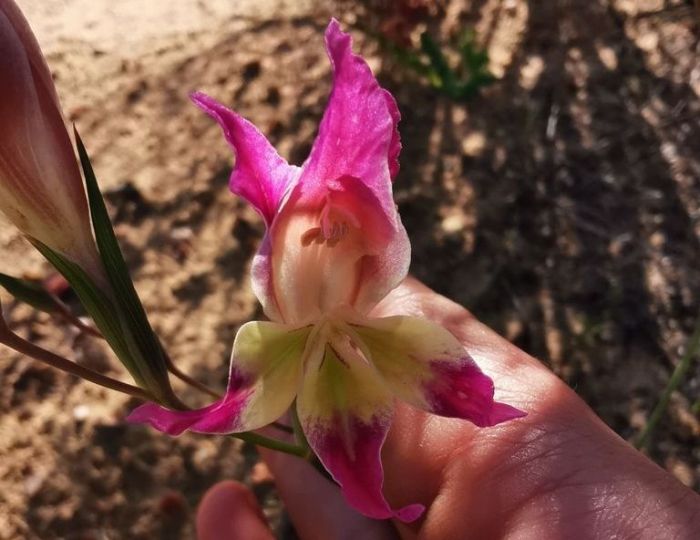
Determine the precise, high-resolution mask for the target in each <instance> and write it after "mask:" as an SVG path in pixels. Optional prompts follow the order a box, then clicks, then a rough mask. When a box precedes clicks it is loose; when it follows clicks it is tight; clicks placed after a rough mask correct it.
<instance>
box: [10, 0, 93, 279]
mask: <svg viewBox="0 0 700 540" xmlns="http://www.w3.org/2000/svg"><path fill="white" fill-rule="evenodd" d="M0 126H1V128H0V211H2V212H3V213H4V214H5V215H6V216H7V217H8V218H9V219H10V221H11V222H12V223H13V224H14V225H15V226H16V227H17V228H18V229H20V231H22V232H23V233H24V234H25V235H26V236H27V237H29V238H30V239H34V240H38V241H39V242H41V243H42V244H44V245H46V246H48V247H50V248H51V249H53V250H55V251H57V252H59V253H61V254H63V255H65V256H67V257H69V258H70V259H71V260H73V261H74V262H77V263H78V264H80V265H81V266H82V267H83V268H84V269H85V270H86V271H88V272H90V273H92V274H93V275H95V277H97V276H101V275H102V274H101V272H100V270H99V267H100V263H99V258H98V255H97V250H96V247H95V245H94V240H93V238H92V232H91V231H92V229H91V226H90V215H89V212H88V205H87V200H86V197H85V191H84V188H83V182H82V179H81V176H80V171H79V169H78V163H77V160H76V158H75V154H74V153H73V148H72V145H71V141H70V138H69V136H68V133H67V131H66V128H65V124H64V123H63V117H62V115H61V108H60V105H59V102H58V97H57V95H56V90H55V88H54V84H53V80H52V78H51V73H50V72H49V68H48V66H47V65H46V62H45V60H44V57H43V55H42V54H41V50H40V49H39V45H38V43H37V42H36V39H35V37H34V35H33V34H32V31H31V29H30V28H29V25H28V24H27V21H26V20H25V19H24V17H23V16H22V13H21V12H20V11H19V9H18V8H17V6H16V5H15V4H14V2H10V1H7V2H0Z"/></svg>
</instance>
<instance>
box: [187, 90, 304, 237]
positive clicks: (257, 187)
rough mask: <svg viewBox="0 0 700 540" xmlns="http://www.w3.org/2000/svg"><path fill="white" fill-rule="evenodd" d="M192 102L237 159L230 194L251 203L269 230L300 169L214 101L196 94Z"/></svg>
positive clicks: (243, 122)
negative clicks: (215, 124) (214, 125)
mask: <svg viewBox="0 0 700 540" xmlns="http://www.w3.org/2000/svg"><path fill="white" fill-rule="evenodd" d="M192 101H193V102H194V103H195V104H196V105H197V106H198V107H199V108H200V109H202V110H203V111H204V112H206V113H207V114H208V115H209V116H211V117H212V118H213V119H214V120H216V121H217V122H218V123H219V126H221V129H222V130H223V132H224V137H226V140H227V141H228V143H229V144H230V145H231V148H232V149H233V151H234V153H235V155H236V164H235V165H234V167H233V172H232V173H231V179H230V183H229V186H230V188H231V191H233V192H234V193H235V194H236V195H240V196H241V197H243V198H244V199H246V200H247V201H248V202H250V204H252V205H253V206H254V207H255V209H256V210H257V211H258V212H260V214H261V215H262V217H263V218H264V219H265V223H266V224H267V226H268V227H269V226H270V224H271V223H272V221H273V220H274V217H275V215H276V214H277V210H278V209H279V206H280V204H281V203H282V200H283V198H284V195H285V193H286V192H287V190H288V189H289V187H290V186H291V185H292V184H293V183H294V181H295V179H296V178H297V176H298V173H299V168H298V167H295V166H293V165H289V164H288V163H287V162H286V161H285V160H284V159H282V158H281V157H280V156H279V154H278V153H277V151H276V150H275V149H274V147H273V146H272V145H271V144H270V142H269V141H268V140H267V139H266V138H265V136H264V135H263V134H262V133H260V130H258V128H256V127H255V126H254V125H253V124H251V123H250V122H249V121H248V120H246V119H245V118H243V117H242V116H240V115H238V114H236V113H235V112H233V111H232V110H230V109H228V108H227V107H225V106H224V105H222V104H221V103H219V102H218V101H216V100H215V99H212V98H210V97H209V96H207V95H205V94H202V93H200V92H196V93H194V94H192Z"/></svg>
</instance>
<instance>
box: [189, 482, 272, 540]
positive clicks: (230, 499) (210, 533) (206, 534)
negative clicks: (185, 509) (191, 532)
mask: <svg viewBox="0 0 700 540" xmlns="http://www.w3.org/2000/svg"><path fill="white" fill-rule="evenodd" d="M197 538H198V539H199V540H271V539H272V538H273V536H272V532H271V531H270V529H269V527H268V526H267V523H266V521H265V516H264V515H263V513H262V510H261V509H260V506H259V505H258V503H257V501H256V500H255V496H254V495H253V494H252V493H251V491H250V490H249V489H248V488H247V487H245V486H244V485H243V484H241V483H239V482H234V481H233V480H226V481H224V482H219V483H218V484H216V485H214V486H213V487H212V488H210V489H209V491H207V492H206V494H205V495H204V498H203V499H202V502H201V503H200V505H199V509H198V510H197Z"/></svg>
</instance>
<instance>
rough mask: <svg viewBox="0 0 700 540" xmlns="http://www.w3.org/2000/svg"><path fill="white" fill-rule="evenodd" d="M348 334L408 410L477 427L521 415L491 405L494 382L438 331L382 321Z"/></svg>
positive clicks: (424, 324)
mask: <svg viewBox="0 0 700 540" xmlns="http://www.w3.org/2000/svg"><path fill="white" fill-rule="evenodd" d="M353 328H354V331H355V332H356V333H357V336H358V337H359V339H360V340H361V341H362V343H363V344H364V347H365V348H366V350H367V351H369V354H370V355H371V360H372V362H373V363H374V365H375V366H376V368H377V369H378V370H379V371H380V373H381V374H382V376H383V378H384V380H385V381H386V383H387V385H388V386H389V387H390V388H391V389H392V391H393V392H394V393H395V395H397V396H398V397H399V398H401V399H402V400H404V401H406V402H408V403H410V404H411V405H413V406H415V407H418V408H421V409H424V410H426V411H428V412H431V413H434V414H439V415H441V416H449V417H456V418H464V419H466V420H470V421H471V422H473V423H474V424H475V425H477V426H481V427H485V426H493V425H495V424H499V423H501V422H505V421H506V420H511V419H513V418H518V417H521V416H524V415H525V413H523V412H522V411H519V410H518V409H516V408H514V407H511V406H510V405H506V404H505V403H498V402H496V401H494V400H493V394H494V387H493V381H492V380H491V379H490V378H489V377H488V376H487V375H484V373H482V371H481V370H480V369H479V366H477V365H476V363H475V362H474V360H472V358H471V357H470V356H469V354H468V353H467V352H466V351H465V350H464V347H463V346H462V344H461V343H459V341H458V340H457V338H455V337H454V336H453V335H452V334H451V333H450V332H448V331H447V330H445V329H444V328H442V327H441V326H439V325H437V324H434V323H431V322H429V321H426V320H424V319H419V318H415V317H387V318H384V319H374V320H371V321H366V324H365V325H362V326H355V327H353Z"/></svg>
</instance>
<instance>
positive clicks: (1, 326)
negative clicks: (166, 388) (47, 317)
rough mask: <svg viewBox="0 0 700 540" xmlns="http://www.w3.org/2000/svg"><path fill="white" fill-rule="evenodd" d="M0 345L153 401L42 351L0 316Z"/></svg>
mask: <svg viewBox="0 0 700 540" xmlns="http://www.w3.org/2000/svg"><path fill="white" fill-rule="evenodd" d="M0 343H2V344H4V345H7V346H8V347H10V348H11V349H14V350H15V351H17V352H19V353H22V354H24V355H26V356H29V357H31V358H34V359H35V360H39V361H40V362H43V363H44V364H47V365H49V366H51V367H54V368H56V369H60V370H61V371H65V372H67V373H71V374H72V375H75V376H76V377H80V378H81V379H85V380H87V381H90V382H93V383H95V384H98V385H100V386H104V387H105V388H109V389H111V390H116V391H117V392H122V393H123V394H128V395H130V396H134V397H137V398H139V399H143V400H147V401H153V397H152V396H151V395H150V394H149V393H148V392H146V391H145V390H143V389H141V388H139V387H137V386H133V385H131V384H128V383H124V382H121V381H118V380H116V379H112V378H111V377H107V376H105V375H102V374H100V373H97V372H96V371H93V370H91V369H89V368H86V367H84V366H81V365H80V364H76V363H75V362H71V361H70V360H68V359H66V358H63V357H62V356H58V355H57V354H55V353H52V352H51V351H48V350H46V349H43V348H41V347H39V346H37V345H34V344H33V343H30V342H29V341H27V340H25V339H22V338H21V337H19V336H18V335H17V334H15V333H14V332H12V331H11V330H10V329H9V328H8V327H7V324H6V323H5V321H4V319H2V317H1V316H0Z"/></svg>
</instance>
